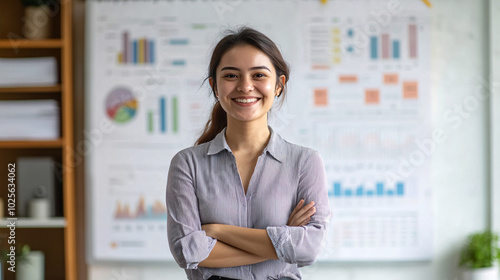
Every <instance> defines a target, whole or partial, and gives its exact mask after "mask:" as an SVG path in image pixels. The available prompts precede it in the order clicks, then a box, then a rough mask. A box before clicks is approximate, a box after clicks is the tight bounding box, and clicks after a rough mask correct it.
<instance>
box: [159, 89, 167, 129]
mask: <svg viewBox="0 0 500 280" xmlns="http://www.w3.org/2000/svg"><path fill="white" fill-rule="evenodd" d="M166 103H167V101H166V99H165V97H161V98H160V128H161V132H163V133H165V132H166V131H167V112H166V109H165V108H166V106H167V105H166Z"/></svg>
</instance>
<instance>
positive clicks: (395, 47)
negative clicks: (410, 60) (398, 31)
mask: <svg viewBox="0 0 500 280" xmlns="http://www.w3.org/2000/svg"><path fill="white" fill-rule="evenodd" d="M392 57H393V58H396V59H399V57H400V55H399V41H398V40H394V41H392Z"/></svg>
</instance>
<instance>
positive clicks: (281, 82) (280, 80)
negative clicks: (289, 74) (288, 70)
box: [275, 75, 286, 97]
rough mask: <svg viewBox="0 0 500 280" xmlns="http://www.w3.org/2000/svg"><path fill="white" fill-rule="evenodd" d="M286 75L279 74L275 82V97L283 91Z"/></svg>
mask: <svg viewBox="0 0 500 280" xmlns="http://www.w3.org/2000/svg"><path fill="white" fill-rule="evenodd" d="M285 82H286V77H285V75H281V76H279V77H278V81H277V83H276V92H275V95H276V97H279V96H280V95H281V93H282V92H283V88H284V87H285Z"/></svg>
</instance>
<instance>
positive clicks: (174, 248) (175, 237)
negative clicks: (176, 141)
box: [166, 153, 217, 269]
mask: <svg viewBox="0 0 500 280" xmlns="http://www.w3.org/2000/svg"><path fill="white" fill-rule="evenodd" d="M191 170H192V168H191V167H190V164H189V162H188V159H187V158H186V157H185V156H183V154H182V153H178V154H177V155H175V156H174V158H173V159H172V161H171V163H170V169H169V172H168V179H167V191H166V204H167V235H168V243H169V246H170V251H171V252H172V255H173V256H174V258H175V261H176V262H177V263H178V264H179V266H180V267H182V268H184V269H197V268H198V264H199V263H200V262H201V261H203V260H205V259H206V258H207V257H208V255H209V254H210V252H211V251H212V249H213V247H214V246H215V243H216V242H217V241H216V240H215V239H213V238H212V237H209V236H207V235H206V233H205V231H203V230H202V229H201V223H200V215H199V211H198V202H197V198H196V192H195V185H194V180H193V175H192V174H193V173H192V172H191Z"/></svg>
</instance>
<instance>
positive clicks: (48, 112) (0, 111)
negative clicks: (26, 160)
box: [0, 99, 60, 140]
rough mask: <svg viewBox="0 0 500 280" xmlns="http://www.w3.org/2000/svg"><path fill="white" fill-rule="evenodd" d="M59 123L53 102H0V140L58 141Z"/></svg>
mask: <svg viewBox="0 0 500 280" xmlns="http://www.w3.org/2000/svg"><path fill="white" fill-rule="evenodd" d="M59 123H60V121H59V107H58V105H57V101H55V100H50V99H47V100H4V101H0V131H1V133H0V140H23V139H25V140H55V139H59V138H60V133H59Z"/></svg>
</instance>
